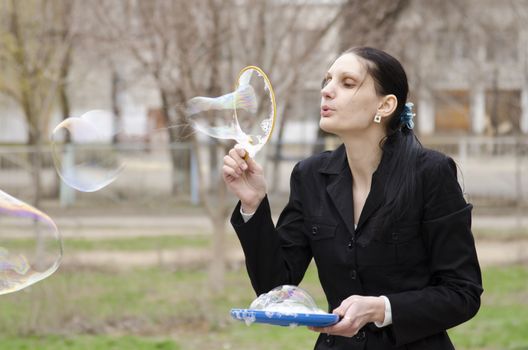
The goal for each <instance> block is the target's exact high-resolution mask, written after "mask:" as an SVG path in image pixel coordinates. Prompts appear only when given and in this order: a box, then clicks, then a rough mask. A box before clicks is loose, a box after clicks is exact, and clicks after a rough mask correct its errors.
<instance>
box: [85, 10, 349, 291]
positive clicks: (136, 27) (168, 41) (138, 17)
mask: <svg viewBox="0 0 528 350" xmlns="http://www.w3.org/2000/svg"><path fill="white" fill-rule="evenodd" d="M310 6H312V5H308V2H307V4H300V3H296V4H295V5H293V4H291V3H288V2H280V1H271V0H267V1H257V0H246V1H235V0H231V1H219V0H197V1H193V2H188V1H186V2H184V1H161V0H158V1H148V2H141V1H138V2H117V3H116V2H114V1H107V0H100V1H97V2H94V3H93V6H92V8H93V11H94V14H95V15H94V17H95V18H98V19H99V20H100V22H99V29H100V31H99V32H98V34H97V35H100V36H101V37H100V39H101V40H100V42H101V41H106V42H109V43H112V44H111V45H112V47H113V48H114V49H115V47H116V46H118V47H119V49H120V50H119V52H120V54H121V55H124V56H126V57H129V58H132V60H133V61H134V62H135V63H136V69H137V71H138V72H141V73H143V74H144V75H147V76H149V77H150V78H151V79H152V80H153V81H154V83H155V85H156V88H157V89H158V92H159V95H160V100H161V105H162V111H163V114H164V116H165V117H166V119H167V120H166V124H167V125H169V126H171V125H177V126H182V127H178V128H170V129H168V132H169V139H170V142H171V144H172V143H175V142H179V141H182V140H190V141H191V142H192V143H193V145H194V147H193V150H194V151H193V152H194V153H195V154H196V155H197V158H198V159H199V160H202V161H199V162H198V165H199V177H200V184H201V185H200V198H201V202H202V203H203V205H204V208H205V210H206V212H207V214H208V215H209V217H210V219H211V221H212V223H213V227H214V236H213V248H212V255H211V257H212V261H211V273H210V276H211V286H212V290H222V288H223V284H224V282H223V281H224V270H225V249H224V248H225V247H224V246H225V242H224V241H225V223H226V219H227V217H228V215H229V212H230V210H231V205H230V204H228V202H227V200H226V199H227V194H226V188H225V185H224V184H223V181H222V179H221V177H220V174H219V168H220V167H219V164H220V162H221V161H220V157H221V156H223V154H225V152H226V150H227V148H228V147H230V146H231V144H227V145H226V144H222V143H217V142H214V143H213V146H212V147H211V146H206V147H205V148H204V146H203V145H201V144H200V142H199V140H198V139H197V138H196V137H195V135H192V133H190V132H189V129H188V128H186V127H185V125H187V122H186V115H185V102H186V101H188V100H189V99H190V98H192V97H194V96H204V95H207V96H218V95H221V94H224V93H226V92H229V91H231V90H232V89H233V80H234V79H235V78H236V74H237V72H238V71H239V70H240V69H241V68H242V67H244V66H246V65H250V64H252V65H257V66H260V67H261V68H263V69H264V70H265V71H266V72H267V73H268V74H269V75H270V79H271V80H272V82H273V84H274V88H275V90H276V94H277V96H278V98H279V117H280V118H281V119H283V122H282V124H284V121H285V120H286V115H284V114H282V113H283V112H284V108H286V107H287V106H288V105H289V104H290V103H292V102H291V99H292V98H293V97H292V96H293V95H294V92H295V91H294V88H295V87H296V86H297V83H298V79H299V78H298V77H299V75H300V74H301V73H302V72H305V73H306V71H307V69H309V63H310V60H312V61H313V59H314V58H313V56H312V54H313V52H315V50H316V49H317V47H318V43H319V42H320V41H321V40H322V38H323V37H324V36H325V35H326V34H327V33H328V31H329V30H330V28H332V27H333V26H334V25H335V24H336V22H337V18H338V17H339V13H338V12H339V11H337V13H336V11H335V10H336V8H335V6H334V7H332V6H328V9H330V10H329V11H331V12H329V13H331V14H332V15H331V16H330V17H329V19H328V20H326V21H321V20H320V18H321V16H317V15H315V16H314V13H313V8H311V7H310ZM312 7H313V6H312ZM307 15H309V16H311V17H313V21H311V24H312V26H313V24H314V23H316V24H317V25H315V26H313V28H302V25H303V23H307V17H306V16H307ZM301 30H305V31H306V32H309V33H310V36H306V37H305V38H304V39H305V42H304V43H303V44H304V45H303V46H302V47H298V48H297V49H296V50H293V46H294V45H299V43H298V42H296V39H298V36H297V34H298V33H299V31H301ZM280 129H281V128H280V127H279V134H280ZM204 150H207V153H204ZM204 159H209V162H210V165H209V169H211V172H212V174H211V175H210V176H208V174H207V171H206V168H207V167H206V166H205V165H206V164H204V163H203V160H204ZM173 162H175V160H174V159H173ZM207 184H209V186H207Z"/></svg>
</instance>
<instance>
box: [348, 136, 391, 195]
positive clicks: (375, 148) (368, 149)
mask: <svg viewBox="0 0 528 350" xmlns="http://www.w3.org/2000/svg"><path fill="white" fill-rule="evenodd" d="M378 136H379V137H372V135H369V137H359V136H354V137H347V138H341V139H342V141H343V143H344V144H345V149H346V154H347V158H348V165H349V167H350V171H351V172H352V176H353V186H354V188H361V189H366V190H370V185H371V181H372V174H373V173H374V172H375V171H376V169H377V168H378V166H379V163H380V162H381V156H382V155H383V151H382V149H381V147H380V142H381V140H382V138H383V137H384V136H385V135H383V134H381V135H378Z"/></svg>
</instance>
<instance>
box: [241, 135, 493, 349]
mask: <svg viewBox="0 0 528 350" xmlns="http://www.w3.org/2000/svg"><path fill="white" fill-rule="evenodd" d="M385 163H386V159H385V157H383V158H382V160H381V162H380V165H379V166H378V169H377V170H376V172H375V173H374V174H373V176H372V185H371V190H370V193H369V195H368V198H367V200H366V202H365V205H364V207H363V211H362V213H361V216H360V218H359V222H358V226H357V228H356V229H355V230H354V217H353V215H354V214H353V213H354V210H353V200H352V198H353V197H352V175H351V173H350V167H349V166H348V161H347V157H346V151H345V148H344V146H343V145H342V146H340V147H339V148H338V149H337V150H335V151H333V152H324V153H321V154H319V155H315V156H313V157H310V158H308V159H305V160H303V161H301V162H299V163H298V164H297V165H296V166H295V168H294V169H293V172H292V175H291V184H290V187H291V188H290V189H291V192H290V199H289V202H288V204H287V206H286V207H285V208H284V210H283V212H282V213H281V215H280V218H279V221H278V223H277V227H276V228H275V227H274V224H273V221H272V218H271V212H270V207H269V203H268V200H267V198H265V199H264V200H263V202H262V203H261V204H260V206H259V208H258V210H257V211H256V213H255V214H254V216H253V217H252V218H251V219H250V220H249V221H248V222H247V223H244V222H243V219H242V217H241V215H240V203H239V204H238V205H237V207H236V208H235V211H234V213H233V216H232V218H231V223H232V225H233V227H234V228H235V231H236V232H237V235H238V237H239V239H240V242H241V244H242V248H243V250H244V254H245V256H246V266H247V270H248V273H249V277H250V279H251V283H252V285H253V288H254V289H255V292H256V293H257V294H261V293H265V292H267V291H269V290H270V289H272V288H274V287H276V286H278V285H282V284H294V285H297V284H299V283H300V282H301V280H302V278H303V276H304V273H305V271H306V269H307V267H308V265H309V263H310V261H311V259H312V257H313V258H314V259H315V263H316V265H317V269H318V273H319V278H320V281H321V284H322V287H323V289H324V292H325V294H326V297H327V300H328V304H329V308H328V310H329V311H330V312H331V311H332V310H333V309H334V308H336V307H337V306H339V305H340V303H341V301H343V300H344V299H346V298H347V297H349V296H351V295H354V294H355V295H371V296H379V295H385V296H387V297H388V299H389V300H390V303H391V308H392V325H390V326H387V327H383V328H377V327H376V326H375V325H374V324H368V325H367V326H365V327H364V328H363V329H362V330H361V331H360V332H359V333H358V334H357V335H356V336H354V337H352V338H346V337H339V336H328V335H324V334H322V335H321V336H320V337H319V338H318V340H317V343H316V346H315V348H316V349H318V350H322V349H366V350H374V349H379V350H390V349H421V350H425V349H442V350H443V349H453V348H454V347H453V345H452V343H451V341H450V340H449V337H448V335H447V333H446V330H447V329H448V328H451V327H453V326H456V325H458V324H460V323H462V322H465V321H467V320H468V319H470V318H471V317H473V316H474V315H475V314H476V312H477V311H478V309H479V306H480V295H481V293H482V291H483V289H482V280H481V274H480V267H479V264H478V260H477V255H476V251H475V243H474V240H473V236H472V233H471V209H472V206H471V204H468V203H466V201H465V200H464V198H463V195H462V191H461V189H460V186H459V184H458V182H457V177H456V165H455V163H454V162H453V160H452V159H451V158H449V157H447V156H445V155H443V154H441V153H438V152H435V151H431V150H427V149H424V150H423V152H422V153H421V155H420V158H419V162H418V166H417V167H418V168H417V183H416V192H415V193H414V194H413V197H412V206H411V209H409V212H408V213H407V215H405V219H403V220H400V221H398V222H396V223H393V224H392V225H391V226H390V227H388V228H383V227H386V226H382V225H381V224H380V222H381V220H380V218H379V217H378V216H377V214H379V208H380V207H381V204H382V202H383V184H384V182H385V179H386V177H387V176H390V174H388V173H387V172H386V171H385V170H384V169H385V168H386V167H384V164H385Z"/></svg>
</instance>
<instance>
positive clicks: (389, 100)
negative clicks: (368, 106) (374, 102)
mask: <svg viewBox="0 0 528 350" xmlns="http://www.w3.org/2000/svg"><path fill="white" fill-rule="evenodd" d="M397 106H398V99H397V98H396V96H394V95H392V94H390V95H387V96H383V99H382V100H381V104H380V106H379V107H378V113H379V115H380V116H381V117H382V118H384V117H388V116H390V115H392V113H394V111H395V110H396V107H397Z"/></svg>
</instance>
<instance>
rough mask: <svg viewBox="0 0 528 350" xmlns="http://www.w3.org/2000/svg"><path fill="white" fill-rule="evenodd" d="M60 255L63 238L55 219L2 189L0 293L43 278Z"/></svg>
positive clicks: (17, 288)
mask: <svg viewBox="0 0 528 350" xmlns="http://www.w3.org/2000/svg"><path fill="white" fill-rule="evenodd" d="M61 259H62V241H61V238H60V234H59V231H58V229H57V225H55V223H54V222H53V220H52V219H51V218H50V217H49V216H48V215H46V214H45V213H43V212H41V211H40V210H38V209H35V208H33V207H32V206H30V205H28V204H26V203H24V202H22V201H20V200H18V199H16V198H15V197H12V196H10V195H9V194H7V193H5V192H3V191H1V190H0V295H1V294H7V293H12V292H16V291H18V290H21V289H23V288H25V287H27V286H30V285H32V284H34V283H36V282H38V281H40V280H43V279H44V278H46V277H48V276H49V275H51V274H52V273H53V272H55V271H56V270H57V268H58V267H59V265H60V261H61Z"/></svg>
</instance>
